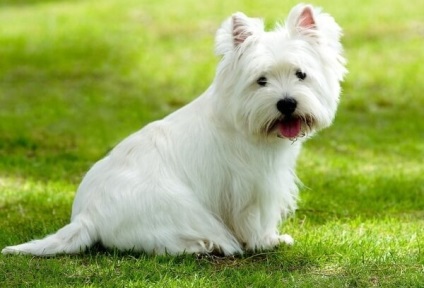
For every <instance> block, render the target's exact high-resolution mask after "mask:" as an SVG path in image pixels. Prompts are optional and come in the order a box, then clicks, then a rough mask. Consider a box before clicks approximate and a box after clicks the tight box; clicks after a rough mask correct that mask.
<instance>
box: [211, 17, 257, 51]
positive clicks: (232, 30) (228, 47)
mask: <svg viewBox="0 0 424 288" xmlns="http://www.w3.org/2000/svg"><path fill="white" fill-rule="evenodd" d="M263 31H264V24H263V21H262V20H261V19H258V18H249V17H247V16H246V15H244V14H243V13H241V12H237V13H235V14H233V15H232V16H231V17H230V18H228V19H227V20H226V21H225V22H224V23H223V24H222V25H221V28H219V29H218V31H217V32H216V37H215V52H216V54H217V55H224V54H226V53H228V52H229V51H232V50H234V49H235V48H237V47H238V46H240V45H241V44H242V43H244V42H245V41H246V39H247V38H249V37H250V36H252V35H255V34H257V33H261V32H263Z"/></svg>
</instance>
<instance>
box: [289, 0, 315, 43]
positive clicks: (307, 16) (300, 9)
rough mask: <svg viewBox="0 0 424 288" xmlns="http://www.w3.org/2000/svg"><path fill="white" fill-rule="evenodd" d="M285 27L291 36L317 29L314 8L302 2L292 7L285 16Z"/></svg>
mask: <svg viewBox="0 0 424 288" xmlns="http://www.w3.org/2000/svg"><path fill="white" fill-rule="evenodd" d="M286 27H287V29H288V31H289V33H290V35H292V36H293V35H296V34H304V35H307V34H309V35H310V34H314V31H316V30H317V24H316V20H315V14H314V8H313V7H312V6H310V5H304V4H299V5H297V6H295V7H293V9H292V10H291V11H290V13H289V16H288V17H287V21H286ZM311 32H312V33H311Z"/></svg>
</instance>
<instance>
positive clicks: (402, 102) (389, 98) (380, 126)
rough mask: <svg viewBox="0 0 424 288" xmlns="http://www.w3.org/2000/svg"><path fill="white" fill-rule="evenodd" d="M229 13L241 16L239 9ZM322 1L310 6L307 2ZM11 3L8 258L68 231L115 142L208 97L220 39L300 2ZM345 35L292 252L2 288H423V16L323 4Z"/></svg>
mask: <svg viewBox="0 0 424 288" xmlns="http://www.w3.org/2000/svg"><path fill="white" fill-rule="evenodd" d="M228 2H230V3H228ZM312 2H315V1H312ZM172 3H173V4H172V5H171V4H165V3H164V1H136V0H125V1H118V0H103V1H83V0H80V1H65V0H63V1H59V0H58V1H53V0H51V1H42V0H33V1H30V0H26V1H25V0H19V1H12V0H10V1H5V0H2V1H1V2H0V7H1V9H0V55H1V57H0V227H1V229H0V246H1V247H4V246H6V245H10V244H16V243H21V242H24V241H28V240H30V239H33V238H34V237H42V236H44V235H46V234H48V233H52V232H53V231H55V230H56V229H58V228H60V227H61V226H63V225H64V224H65V223H67V222H68V219H69V216H70V208H71V204H72V199H73V195H74V191H75V189H76V186H77V185H78V183H79V181H80V179H81V177H82V176H83V174H84V173H85V172H86V171H87V169H88V168H89V167H90V166H91V165H92V164H93V163H94V162H95V161H96V160H98V159H99V158H101V157H102V156H103V155H105V154H106V153H107V152H108V151H109V150H110V149H111V148H112V147H113V146H114V145H115V144H116V143H117V142H118V141H119V140H121V139H122V138H123V137H125V136H126V135H128V134H129V133H131V132H133V131H135V130H137V129H139V128H140V127H141V126H143V125H144V124H146V123H148V122H149V121H152V120H154V119H158V118H160V117H162V116H164V115H166V114H167V113H169V112H171V111H173V110H175V109H177V108H178V107H180V106H182V105H184V104H185V103H187V102H188V101H190V100H191V99H193V98H194V97H195V96H197V95H198V94H200V93H201V92H202V91H203V90H204V89H205V88H206V87H207V86H208V85H209V83H210V81H211V79H212V77H213V75H214V70H215V65H216V63H217V61H218V60H217V59H216V58H215V57H214V56H213V35H214V31H215V30H216V29H217V28H218V26H219V24H220V22H221V21H222V20H223V19H224V18H225V17H227V16H229V15H230V14H231V13H232V12H234V11H237V10H241V11H244V12H246V13H247V14H248V15H252V16H263V17H265V18H266V20H267V25H268V26H271V25H272V23H273V22H274V21H277V20H282V19H283V18H284V17H285V16H286V13H287V12H288V10H289V8H290V7H291V6H292V5H293V4H294V3H295V2H294V1H286V2H285V3H281V1H275V0H264V1H257V2H255V3H249V4H247V2H243V1H222V2H221V1H209V2H207V3H206V2H205V1H194V0H186V1H182V0H180V1H174V2H172ZM317 4H318V5H321V6H323V7H324V8H325V10H326V11H328V12H330V13H331V14H332V15H333V16H334V17H335V18H336V19H337V21H338V22H339V23H340V24H341V26H342V27H343V28H344V30H345V37H344V44H345V49H346V56H347V58H348V59H349V70H350V74H349V75H348V78H347V80H346V82H345V83H344V94H343V100H342V103H341V106H340V109H339V113H338V116H337V119H336V121H335V124H334V125H333V127H331V128H330V129H328V130H326V131H323V132H322V133H321V134H319V135H318V136H317V137H315V138H314V139H312V140H311V141H309V142H308V143H307V144H306V145H305V147H304V150H303V153H302V155H301V157H300V159H299V164H298V174H299V176H300V178H301V179H302V180H303V182H304V183H305V185H306V188H305V189H303V191H302V194H301V195H302V201H301V203H300V209H299V211H298V212H297V214H296V216H295V217H293V218H292V219H290V220H289V221H287V222H286V223H285V224H284V225H283V226H282V228H281V229H282V230H283V231H284V232H287V233H290V234H292V235H293V236H294V238H295V239H296V241H297V242H296V245H295V246H293V247H290V248H287V247H279V248H278V249H276V250H274V251H269V252H266V253H261V254H257V255H245V256H243V257H236V258H232V257H227V258H217V257H195V256H192V255H181V256H178V257H168V256H160V257H159V256H158V257H149V256H146V255H144V254H134V253H120V252H117V251H105V250H104V249H102V248H101V247H94V248H93V249H91V250H90V251H89V252H87V253H85V254H83V255H78V256H61V257H57V258H33V257H22V256H18V257H4V256H2V257H0V286H1V287H58V286H61V287H75V286H86V287H124V286H125V287H227V286H229V287H423V286H424V276H423V275H424V256H423V249H424V248H423V245H424V242H423V227H424V178H423V177H422V174H423V172H424V166H423V165H424V164H423V162H422V155H424V144H423V143H424V142H423V139H424V138H423V137H424V132H423V124H422V119H424V110H423V108H422V107H423V106H424V97H423V96H422V91H423V90H424V83H423V81H422V75H423V74H424V66H423V65H422V63H424V50H423V49H422V44H423V38H424V21H423V20H422V19H423V18H422V11H424V2H422V1H421V2H420V1H417V2H416V3H414V4H410V5H405V2H404V1H401V0H390V1H382V0H376V1H356V2H353V1H350V2H344V3H343V5H336V4H335V2H334V1H326V0H323V1H320V2H319V3H317Z"/></svg>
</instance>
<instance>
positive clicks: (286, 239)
mask: <svg viewBox="0 0 424 288" xmlns="http://www.w3.org/2000/svg"><path fill="white" fill-rule="evenodd" d="M278 241H279V243H284V244H286V245H289V246H292V245H293V244H294V239H293V237H292V236H290V235H289V234H283V235H278Z"/></svg>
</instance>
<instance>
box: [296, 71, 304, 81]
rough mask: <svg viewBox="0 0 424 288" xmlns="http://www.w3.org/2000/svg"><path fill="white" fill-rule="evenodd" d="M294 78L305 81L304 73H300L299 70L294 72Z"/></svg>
mask: <svg viewBox="0 0 424 288" xmlns="http://www.w3.org/2000/svg"><path fill="white" fill-rule="evenodd" d="M296 77H297V78H299V80H305V78H306V73H304V72H302V71H300V70H297V71H296Z"/></svg>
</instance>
